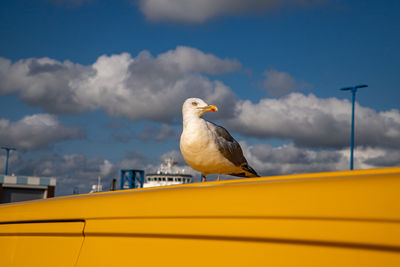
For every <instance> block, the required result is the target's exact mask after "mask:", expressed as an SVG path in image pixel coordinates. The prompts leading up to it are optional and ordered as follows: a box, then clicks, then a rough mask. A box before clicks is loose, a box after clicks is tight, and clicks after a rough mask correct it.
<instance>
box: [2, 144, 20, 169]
mask: <svg viewBox="0 0 400 267" xmlns="http://www.w3.org/2000/svg"><path fill="white" fill-rule="evenodd" d="M1 149H5V150H6V168H5V170H4V175H8V157H9V156H10V150H16V149H15V148H13V147H5V146H4V147H2V148H1Z"/></svg>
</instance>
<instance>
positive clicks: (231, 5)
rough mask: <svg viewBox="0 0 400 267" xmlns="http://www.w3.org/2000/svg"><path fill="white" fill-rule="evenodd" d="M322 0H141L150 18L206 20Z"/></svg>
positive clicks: (320, 0) (144, 12) (159, 19)
mask: <svg viewBox="0 0 400 267" xmlns="http://www.w3.org/2000/svg"><path fill="white" fill-rule="evenodd" d="M321 2H325V1H323V0H247V1H243V0H139V8H140V10H141V11H142V12H143V14H144V15H145V16H146V18H147V19H149V20H151V21H171V22H182V23H203V22H205V21H207V20H210V19H213V18H216V17H219V16H226V15H239V14H248V13H255V14H260V13H265V12H269V11H271V10H275V9H277V8H279V7H282V6H310V5H315V4H318V3H321Z"/></svg>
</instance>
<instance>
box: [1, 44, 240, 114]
mask: <svg viewBox="0 0 400 267" xmlns="http://www.w3.org/2000/svg"><path fill="white" fill-rule="evenodd" d="M240 68H241V65H240V63H239V62H238V61H237V60H230V59H220V58H218V57H216V56H214V55H211V54H206V53H203V52H202V51H200V50H197V49H194V48H190V47H177V48H176V49H175V50H171V51H167V52H166V53H163V54H160V55H158V56H157V57H153V56H152V55H151V54H150V53H149V52H147V51H143V52H141V53H139V55H138V56H137V57H135V58H132V57H131V55H130V54H128V53H123V54H120V55H111V56H105V55H104V56H101V57H99V58H98V59H97V61H96V62H95V63H94V64H93V65H91V66H82V65H79V64H74V63H71V62H69V61H65V62H59V61H56V60H53V59H49V58H40V59H34V58H31V59H24V60H20V61H17V62H15V63H11V62H10V61H9V60H7V59H4V58H0V78H1V79H0V94H9V93H17V94H18V95H19V97H20V98H21V99H22V100H23V101H25V102H27V103H29V104H30V105H34V106H40V107H42V108H43V109H44V110H46V111H48V112H51V113H57V114H76V113H80V112H82V111H84V110H95V109H103V110H104V111H106V112H107V113H108V114H109V115H111V116H118V117H125V118H128V119H130V120H132V121H133V120H141V119H148V120H153V121H163V122H170V121H172V120H174V119H177V118H178V116H180V115H179V114H180V111H181V106H182V103H183V102H184V100H185V99H186V98H189V97H193V96H196V97H201V98H204V99H205V100H208V101H211V102H212V103H213V104H217V105H225V107H226V108H225V109H223V110H224V112H222V114H219V115H218V116H226V115H229V114H231V112H232V109H233V106H234V105H233V104H234V103H235V101H236V97H235V95H234V94H233V93H232V91H231V90H230V89H229V88H228V87H227V86H225V85H224V84H223V83H222V82H219V81H210V80H209V79H208V78H207V77H206V76H204V75H202V74H220V73H224V72H231V71H236V70H239V69H240Z"/></svg>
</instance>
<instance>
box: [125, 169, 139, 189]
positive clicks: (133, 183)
mask: <svg viewBox="0 0 400 267" xmlns="http://www.w3.org/2000/svg"><path fill="white" fill-rule="evenodd" d="M126 182H128V188H129V189H132V188H143V184H144V171H143V170H121V184H120V189H124V185H125V183H126Z"/></svg>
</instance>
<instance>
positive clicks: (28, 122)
mask: <svg viewBox="0 0 400 267" xmlns="http://www.w3.org/2000/svg"><path fill="white" fill-rule="evenodd" d="M84 136H85V133H84V132H83V130H82V129H81V128H78V127H67V126H65V125H64V124H63V123H61V122H60V121H59V120H58V118H57V117H56V116H54V115H50V114H35V115H30V116H25V117H23V118H22V119H21V120H19V121H16V122H11V121H9V120H7V119H0V145H1V146H12V147H15V148H17V149H18V150H19V149H22V150H25V149H30V150H33V149H40V148H45V147H48V146H50V145H51V144H53V143H55V142H59V141H62V140H70V139H81V138H84Z"/></svg>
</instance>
